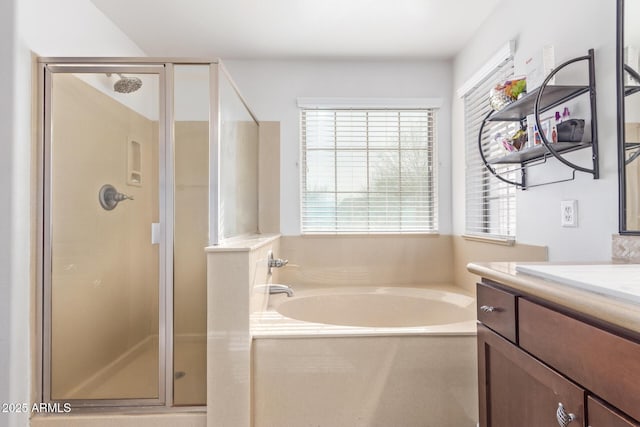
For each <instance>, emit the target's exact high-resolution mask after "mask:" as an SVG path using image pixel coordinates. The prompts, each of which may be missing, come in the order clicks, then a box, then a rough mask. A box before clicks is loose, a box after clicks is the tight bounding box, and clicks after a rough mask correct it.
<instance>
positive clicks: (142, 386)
mask: <svg viewBox="0 0 640 427" xmlns="http://www.w3.org/2000/svg"><path fill="white" fill-rule="evenodd" d="M174 367H175V368H174V372H175V373H176V374H178V375H176V376H175V377H176V379H175V380H174V405H177V406H181V405H182V406H184V405H205V404H206V378H207V375H206V367H207V358H206V341H205V338H204V336H190V335H187V336H180V337H176V341H175V343H174ZM157 379H158V344H157V339H155V338H151V339H149V338H147V339H145V340H144V341H143V342H142V343H140V344H138V345H137V346H136V348H135V349H134V350H133V351H129V352H127V354H125V355H123V356H121V357H120V358H119V359H118V360H117V361H115V362H114V363H112V364H111V365H110V366H108V367H107V368H105V369H103V370H102V371H101V372H99V373H98V374H96V375H94V376H93V377H92V378H90V379H89V380H87V381H85V382H84V383H83V384H82V385H81V386H80V387H78V388H76V390H75V391H74V392H73V393H72V396H71V397H72V398H74V399H135V398H138V399H139V398H157V396H158V382H157Z"/></svg>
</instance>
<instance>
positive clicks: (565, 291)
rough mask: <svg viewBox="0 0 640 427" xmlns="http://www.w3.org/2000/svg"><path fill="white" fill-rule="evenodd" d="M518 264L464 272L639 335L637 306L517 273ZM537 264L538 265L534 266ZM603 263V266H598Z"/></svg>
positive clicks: (480, 266) (484, 266)
mask: <svg viewBox="0 0 640 427" xmlns="http://www.w3.org/2000/svg"><path fill="white" fill-rule="evenodd" d="M525 264H526V263H517V262H479V263H470V264H468V265H467V269H468V270H469V271H470V272H471V273H474V274H477V275H479V276H481V277H484V278H487V279H490V280H493V281H496V282H498V283H501V284H503V285H506V286H508V287H511V288H513V289H515V290H518V291H521V292H522V293H524V294H527V295H531V296H534V297H538V298H541V299H545V300H547V301H550V302H553V303H555V304H558V305H561V306H563V307H566V308H568V309H570V310H572V311H576V312H579V313H583V314H585V315H587V316H590V317H593V318H595V319H599V320H601V321H604V322H606V323H610V324H612V325H615V326H618V327H621V328H624V329H627V330H630V331H633V332H635V333H639V334H640V304H638V303H637V302H634V301H631V300H625V299H623V298H618V297H614V296H609V295H602V294H599V293H596V292H592V291H590V290H585V289H580V288H577V287H574V286H569V285H565V284H562V283H559V282H557V281H554V280H549V279H543V278H539V277H536V276H533V275H530V274H525V273H521V272H518V271H516V266H517V265H525ZM536 264H540V263H536ZM599 264H603V263H599Z"/></svg>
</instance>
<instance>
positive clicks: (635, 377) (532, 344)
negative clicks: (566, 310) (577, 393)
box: [518, 298, 640, 427]
mask: <svg viewBox="0 0 640 427" xmlns="http://www.w3.org/2000/svg"><path fill="white" fill-rule="evenodd" d="M518 339H519V343H520V347H522V348H523V349H525V350H527V351H528V352H529V353H531V354H533V355H534V356H537V357H538V358H540V359H541V360H543V361H544V362H545V363H546V364H548V365H549V366H551V367H553V368H555V369H556V370H558V371H560V372H562V373H563V374H564V375H566V376H567V377H569V378H571V379H572V380H573V381H575V382H577V383H578V384H581V385H582V386H583V387H585V388H586V389H587V390H590V391H591V392H593V394H595V395H597V396H598V397H601V398H602V399H603V400H605V401H607V402H608V403H610V404H611V405H612V406H615V407H617V408H620V410H621V411H623V412H625V413H627V414H629V415H631V416H632V417H633V418H636V419H640V344H638V343H636V342H633V341H630V340H627V339H625V338H622V337H620V336H617V335H614V334H612V333H610V332H607V331H605V330H603V329H600V328H596V327H594V326H591V325H588V324H586V323H583V322H581V321H579V320H576V319H574V318H572V317H569V316H566V315H564V314H561V313H558V312H556V311H554V310H551V309H548V308H546V307H542V306H540V305H538V304H534V303H532V302H530V301H527V300H524V299H522V298H521V299H520V301H519V302H518ZM612 358H614V359H615V361H613V362H612ZM594 427H595V426H594Z"/></svg>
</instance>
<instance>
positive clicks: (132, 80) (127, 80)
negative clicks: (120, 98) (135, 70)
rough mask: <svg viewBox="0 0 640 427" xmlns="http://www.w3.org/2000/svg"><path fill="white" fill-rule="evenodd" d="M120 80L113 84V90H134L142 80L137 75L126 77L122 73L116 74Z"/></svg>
mask: <svg viewBox="0 0 640 427" xmlns="http://www.w3.org/2000/svg"><path fill="white" fill-rule="evenodd" d="M118 75H119V76H120V80H118V81H117V82H115V83H114V84H113V90H115V91H116V92H118V93H131V92H135V91H137V90H138V89H140V88H141V87H142V80H140V79H139V78H138V77H127V76H123V75H122V74H118Z"/></svg>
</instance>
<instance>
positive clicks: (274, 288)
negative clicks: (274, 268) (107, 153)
mask: <svg viewBox="0 0 640 427" xmlns="http://www.w3.org/2000/svg"><path fill="white" fill-rule="evenodd" d="M268 287H269V293H270V294H287V297H292V296H293V289H291V286H287V285H268Z"/></svg>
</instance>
